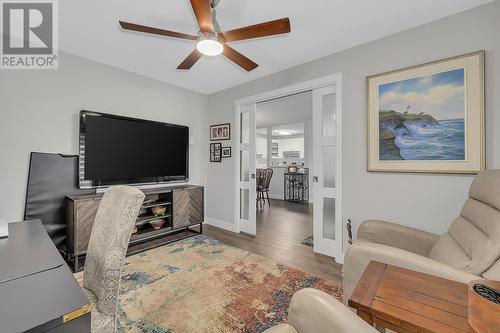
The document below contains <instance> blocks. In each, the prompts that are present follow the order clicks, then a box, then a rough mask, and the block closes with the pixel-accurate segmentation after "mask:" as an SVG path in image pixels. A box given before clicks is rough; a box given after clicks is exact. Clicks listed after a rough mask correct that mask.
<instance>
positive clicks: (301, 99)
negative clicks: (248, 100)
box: [255, 92, 312, 134]
mask: <svg viewBox="0 0 500 333" xmlns="http://www.w3.org/2000/svg"><path fill="white" fill-rule="evenodd" d="M311 118H312V93H311V92H306V93H303V94H298V95H293V96H288V97H284V98H280V99H276V100H273V101H270V102H265V103H259V104H257V112H256V113H255V125H256V127H257V128H261V127H269V126H272V127H273V129H274V128H276V129H280V130H286V129H287V126H281V125H290V124H292V125H296V124H300V123H304V121H306V120H307V119H311ZM289 127H290V128H289V130H297V128H296V126H295V127H293V126H289ZM302 133H303V132H302ZM297 134H299V133H297Z"/></svg>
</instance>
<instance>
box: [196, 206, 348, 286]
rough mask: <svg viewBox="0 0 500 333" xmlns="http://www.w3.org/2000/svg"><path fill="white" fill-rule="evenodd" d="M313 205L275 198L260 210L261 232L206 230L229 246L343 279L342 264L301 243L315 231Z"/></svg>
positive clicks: (337, 279)
mask: <svg viewBox="0 0 500 333" xmlns="http://www.w3.org/2000/svg"><path fill="white" fill-rule="evenodd" d="M312 219H313V216H312V204H311V205H307V204H305V205H302V204H295V203H290V202H286V201H283V200H273V199H271V206H269V205H268V204H267V203H266V205H265V206H264V208H259V209H258V210H257V235H256V236H255V237H254V236H250V235H246V234H234V233H232V232H229V231H226V230H222V229H219V228H216V227H213V226H211V225H204V227H203V228H204V229H203V233H204V234H205V235H206V236H208V237H212V238H215V239H218V240H220V241H222V242H224V243H226V244H228V245H232V246H236V247H239V248H241V249H243V250H247V251H250V252H253V253H256V254H259V255H262V256H264V257H268V258H272V259H274V260H276V261H278V262H280V263H282V264H285V265H288V266H291V267H294V268H296V269H300V270H302V271H306V272H310V273H313V274H315V275H317V276H320V277H322V278H325V279H328V280H331V281H336V282H338V283H341V282H342V275H341V272H342V265H340V264H337V263H335V261H334V260H333V258H330V257H327V256H323V255H320V254H316V253H314V252H313V251H312V247H309V246H306V245H302V244H301V242H302V241H303V240H304V239H305V238H307V237H308V236H310V235H312V234H313V227H312V223H313V221H312Z"/></svg>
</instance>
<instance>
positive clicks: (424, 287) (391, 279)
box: [349, 261, 474, 333]
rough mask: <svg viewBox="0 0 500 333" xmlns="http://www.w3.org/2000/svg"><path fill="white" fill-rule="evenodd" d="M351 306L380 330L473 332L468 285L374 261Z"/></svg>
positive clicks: (358, 286)
mask: <svg viewBox="0 0 500 333" xmlns="http://www.w3.org/2000/svg"><path fill="white" fill-rule="evenodd" d="M349 306H350V307H352V308H354V309H356V310H357V313H358V315H359V316H360V317H361V318H363V319H364V320H365V321H366V322H368V323H369V324H370V325H374V324H375V327H377V329H378V330H379V331H381V332H384V331H385V329H386V328H388V329H391V330H393V331H395V332H401V333H413V332H418V333H431V332H432V333H434V332H435V333H452V332H453V333H457V332H458V333H464V332H468V333H474V331H473V330H472V328H471V327H470V326H469V322H468V319H467V285H466V284H463V283H459V282H455V281H451V280H447V279H443V278H439V277H435V276H432V275H428V274H424V273H419V272H415V271H412V270H409V269H404V268H401V267H397V266H392V265H388V264H383V263H380V262H376V261H372V262H370V263H369V264H368V266H367V267H366V270H365V271H364V273H363V275H362V276H361V279H360V280H359V282H358V284H357V286H356V288H355V289H354V292H353V293H352V295H351V297H350V298H349Z"/></svg>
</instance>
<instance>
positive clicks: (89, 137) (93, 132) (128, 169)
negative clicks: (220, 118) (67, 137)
mask: <svg viewBox="0 0 500 333" xmlns="http://www.w3.org/2000/svg"><path fill="white" fill-rule="evenodd" d="M79 140H80V142H79V146H80V153H79V186H80V188H97V187H106V186H110V185H117V184H157V183H167V182H184V181H187V180H188V177H189V127H187V126H181V125H174V124H167V123H161V122H157V121H151V120H144V119H136V118H129V117H122V116H117V115H111V114H105V113H99V112H92V111H80V137H79Z"/></svg>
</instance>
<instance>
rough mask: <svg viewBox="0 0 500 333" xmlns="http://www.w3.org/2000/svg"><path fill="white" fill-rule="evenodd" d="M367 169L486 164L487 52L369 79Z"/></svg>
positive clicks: (459, 169) (440, 169) (472, 168)
mask: <svg viewBox="0 0 500 333" xmlns="http://www.w3.org/2000/svg"><path fill="white" fill-rule="evenodd" d="M367 116H368V122H367V124H368V171H384V172H428V173H478V172H480V171H482V170H484V167H485V152H484V150H485V149H484V140H485V137H484V136H485V133H484V51H480V52H476V53H471V54H466V55H463V56H458V57H454V58H449V59H445V60H441V61H436V62H432V63H428V64H424V65H420V66H415V67H411V68H405V69H401V70H398V71H394V72H389V73H384V74H379V75H374V76H370V77H368V78H367Z"/></svg>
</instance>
